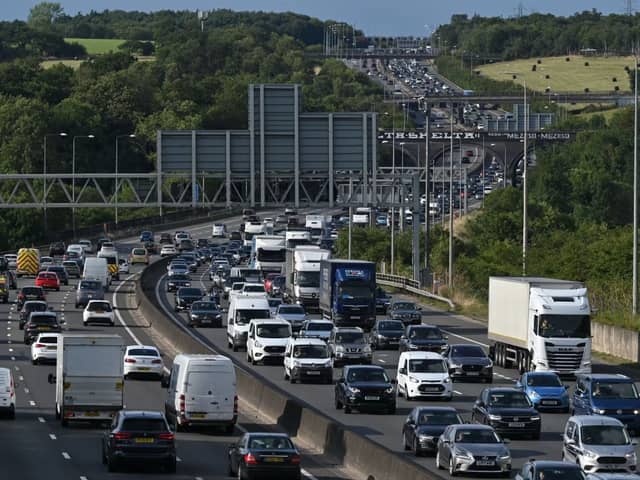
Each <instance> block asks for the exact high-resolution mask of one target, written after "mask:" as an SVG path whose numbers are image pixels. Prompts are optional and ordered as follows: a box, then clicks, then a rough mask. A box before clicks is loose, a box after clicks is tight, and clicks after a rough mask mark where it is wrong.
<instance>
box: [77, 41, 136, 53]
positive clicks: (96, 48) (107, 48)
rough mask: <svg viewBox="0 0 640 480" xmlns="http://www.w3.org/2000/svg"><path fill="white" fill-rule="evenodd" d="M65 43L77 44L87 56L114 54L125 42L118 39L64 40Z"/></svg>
mask: <svg viewBox="0 0 640 480" xmlns="http://www.w3.org/2000/svg"><path fill="white" fill-rule="evenodd" d="M64 40H65V42H67V43H79V44H80V45H83V46H84V48H86V49H87V53H88V54H89V55H99V54H101V53H109V52H115V51H117V50H118V47H119V46H120V45H122V44H123V43H124V42H125V41H126V40H122V39H120V38H65V39H64Z"/></svg>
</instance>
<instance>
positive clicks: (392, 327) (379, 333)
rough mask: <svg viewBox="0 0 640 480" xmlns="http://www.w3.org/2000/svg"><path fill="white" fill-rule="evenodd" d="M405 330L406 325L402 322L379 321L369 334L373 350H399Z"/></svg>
mask: <svg viewBox="0 0 640 480" xmlns="http://www.w3.org/2000/svg"><path fill="white" fill-rule="evenodd" d="M404 330H405V329H404V323H402V322H401V321H400V320H377V321H376V323H375V324H374V325H373V328H372V329H371V332H370V333H369V343H371V348H375V349H378V350H381V349H383V348H393V349H396V348H398V345H400V339H401V338H402V336H403V335H404Z"/></svg>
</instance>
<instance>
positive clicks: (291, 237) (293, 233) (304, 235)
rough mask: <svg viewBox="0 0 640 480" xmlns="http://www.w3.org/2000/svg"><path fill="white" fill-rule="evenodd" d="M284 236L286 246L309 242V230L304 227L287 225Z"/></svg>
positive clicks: (292, 246) (294, 246) (290, 246)
mask: <svg viewBox="0 0 640 480" xmlns="http://www.w3.org/2000/svg"><path fill="white" fill-rule="evenodd" d="M284 238H285V246H286V247H287V248H296V247H297V246H298V245H309V244H310V243H311V232H309V231H308V230H307V229H306V228H300V227H288V228H287V230H286V232H285V234H284Z"/></svg>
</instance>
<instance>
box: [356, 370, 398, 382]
mask: <svg viewBox="0 0 640 480" xmlns="http://www.w3.org/2000/svg"><path fill="white" fill-rule="evenodd" d="M347 381H348V382H350V383H353V382H379V383H388V382H389V377H388V376H387V372H385V371H384V370H383V369H381V368H380V369H378V368H352V369H350V370H349V373H347Z"/></svg>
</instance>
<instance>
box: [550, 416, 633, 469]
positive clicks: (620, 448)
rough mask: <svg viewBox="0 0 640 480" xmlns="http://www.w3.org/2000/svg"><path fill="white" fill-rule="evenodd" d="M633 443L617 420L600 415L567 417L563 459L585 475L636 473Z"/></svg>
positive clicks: (563, 439)
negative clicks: (574, 464) (580, 469)
mask: <svg viewBox="0 0 640 480" xmlns="http://www.w3.org/2000/svg"><path fill="white" fill-rule="evenodd" d="M635 446H636V442H634V441H633V440H632V439H631V437H630V436H629V434H628V433H627V429H626V428H625V426H624V425H623V424H622V422H620V421H619V420H616V419H615V418H610V417H605V416H601V415H576V416H573V417H570V418H569V420H568V421H567V424H566V425H565V428H564V433H563V434H562V459H563V460H565V461H568V462H572V463H576V464H578V465H580V467H581V468H582V470H584V471H585V472H586V473H592V472H599V471H602V472H612V471H618V472H630V473H632V472H635V471H636V464H637V458H636V452H635Z"/></svg>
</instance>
